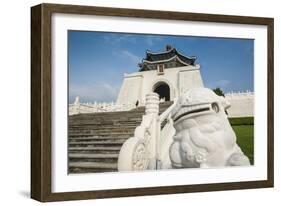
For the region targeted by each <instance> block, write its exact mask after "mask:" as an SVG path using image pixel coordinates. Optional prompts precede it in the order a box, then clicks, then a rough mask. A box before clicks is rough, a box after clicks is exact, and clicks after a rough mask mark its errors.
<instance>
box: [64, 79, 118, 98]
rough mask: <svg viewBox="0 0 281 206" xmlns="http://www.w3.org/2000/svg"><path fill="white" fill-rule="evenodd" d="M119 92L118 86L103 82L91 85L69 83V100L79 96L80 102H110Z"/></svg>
mask: <svg viewBox="0 0 281 206" xmlns="http://www.w3.org/2000/svg"><path fill="white" fill-rule="evenodd" d="M118 92H119V87H118V86H112V85H110V84H108V83H105V82H100V83H97V84H93V85H70V86H69V97H70V101H74V98H75V97H76V96H79V97H80V99H81V102H95V101H97V102H111V101H114V102H115V101H116V98H117V95H118Z"/></svg>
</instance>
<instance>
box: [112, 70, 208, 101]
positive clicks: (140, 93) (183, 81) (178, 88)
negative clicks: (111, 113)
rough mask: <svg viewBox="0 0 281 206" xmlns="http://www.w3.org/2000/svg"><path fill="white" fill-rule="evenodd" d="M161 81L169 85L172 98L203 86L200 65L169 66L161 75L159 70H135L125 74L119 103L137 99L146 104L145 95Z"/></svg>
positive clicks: (118, 99)
mask: <svg viewBox="0 0 281 206" xmlns="http://www.w3.org/2000/svg"><path fill="white" fill-rule="evenodd" d="M159 82H165V83H166V84H168V85H169V88H170V100H173V99H174V98H176V97H179V95H180V94H183V93H185V92H186V91H187V90H188V89H191V88H194V87H203V81H202V77H201V74H200V70H199V65H196V66H184V67H176V68H168V69H165V70H164V74H160V75H159V74H158V72H157V70H151V71H142V72H134V73H131V74H126V75H125V76H124V79H123V84H122V86H121V89H120V91H119V95H118V98H117V104H127V103H133V104H134V103H135V102H136V101H137V100H138V101H139V102H141V103H143V104H144V103H145V95H146V94H148V93H150V92H153V89H154V87H155V85H156V84H157V83H159Z"/></svg>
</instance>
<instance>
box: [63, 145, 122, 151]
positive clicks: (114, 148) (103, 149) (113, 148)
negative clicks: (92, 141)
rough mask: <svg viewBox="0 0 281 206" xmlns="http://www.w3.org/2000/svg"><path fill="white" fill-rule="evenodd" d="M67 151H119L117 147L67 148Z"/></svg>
mask: <svg viewBox="0 0 281 206" xmlns="http://www.w3.org/2000/svg"><path fill="white" fill-rule="evenodd" d="M68 150H69V151H119V150H120V147H118V146H112V147H108V146H89V147H69V148H68Z"/></svg>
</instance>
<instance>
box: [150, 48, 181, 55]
mask: <svg viewBox="0 0 281 206" xmlns="http://www.w3.org/2000/svg"><path fill="white" fill-rule="evenodd" d="M172 50H176V48H174V47H172V48H171V49H169V50H166V51H163V52H152V51H150V50H146V54H154V55H157V54H167V53H169V52H171V51H172Z"/></svg>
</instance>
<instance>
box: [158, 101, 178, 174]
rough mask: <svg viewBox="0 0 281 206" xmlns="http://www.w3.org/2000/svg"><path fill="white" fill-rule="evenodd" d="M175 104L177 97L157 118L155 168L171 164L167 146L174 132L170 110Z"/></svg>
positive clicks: (162, 167) (170, 142) (171, 140)
mask: <svg viewBox="0 0 281 206" xmlns="http://www.w3.org/2000/svg"><path fill="white" fill-rule="evenodd" d="M176 104H177V98H175V99H174V103H173V104H172V105H171V106H170V107H169V108H168V109H167V110H166V111H165V112H163V113H162V114H161V115H160V116H159V118H158V129H159V135H158V140H157V154H156V156H157V166H156V167H157V169H164V168H169V167H170V165H171V162H170V157H169V148H170V145H171V144H172V142H173V136H174V135H175V133H176V130H175V128H174V122H173V119H172V118H171V111H172V110H173V109H174V107H175V106H176Z"/></svg>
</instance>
